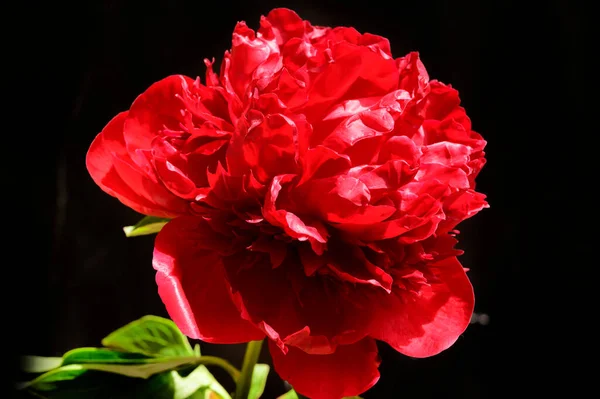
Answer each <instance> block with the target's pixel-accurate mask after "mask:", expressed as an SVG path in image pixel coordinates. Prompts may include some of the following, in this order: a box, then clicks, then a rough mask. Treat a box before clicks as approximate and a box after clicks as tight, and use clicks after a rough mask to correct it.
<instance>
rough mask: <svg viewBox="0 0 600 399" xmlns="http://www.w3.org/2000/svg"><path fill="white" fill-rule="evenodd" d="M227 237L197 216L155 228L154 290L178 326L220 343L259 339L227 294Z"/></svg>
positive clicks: (229, 240) (205, 339)
mask: <svg viewBox="0 0 600 399" xmlns="http://www.w3.org/2000/svg"><path fill="white" fill-rule="evenodd" d="M231 241H232V240H231V239H228V237H226V236H224V235H222V234H219V233H218V232H216V231H214V230H213V229H212V228H211V227H210V226H209V225H208V223H207V222H206V220H204V219H203V218H201V217H191V216H186V217H180V218H177V219H174V220H172V221H170V222H169V223H168V224H167V225H165V227H164V228H163V229H162V230H161V231H160V233H158V236H157V237H156V242H155V247H154V258H153V260H152V264H153V266H154V268H155V269H156V283H157V284H158V293H159V295H160V297H161V299H162V300H163V302H164V304H165V306H166V307H167V311H168V312H169V315H170V316H171V318H172V319H173V321H174V322H175V323H176V324H177V326H178V327H179V328H180V329H181V331H182V332H183V333H184V334H185V335H187V336H189V337H191V338H196V339H201V340H203V341H206V342H214V343H221V344H229V343H240V342H248V341H252V340H257V339H262V338H263V337H264V334H263V333H262V332H260V331H259V330H257V329H256V328H254V327H253V326H252V325H251V324H250V323H248V322H247V321H245V320H243V319H242V318H241V316H240V313H239V312H238V310H237V308H236V307H235V306H234V304H233V302H232V300H231V296H230V295H231V294H230V290H231V289H230V287H229V284H228V283H227V280H226V279H225V274H224V273H225V272H224V269H223V265H222V263H221V256H222V253H225V252H228V251H230V250H231Z"/></svg>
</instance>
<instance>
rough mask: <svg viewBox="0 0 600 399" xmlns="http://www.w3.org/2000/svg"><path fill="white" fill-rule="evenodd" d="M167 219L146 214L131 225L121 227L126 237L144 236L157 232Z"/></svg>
mask: <svg viewBox="0 0 600 399" xmlns="http://www.w3.org/2000/svg"><path fill="white" fill-rule="evenodd" d="M168 221H169V219H166V218H158V217H156V216H146V217H144V218H143V219H142V220H140V221H139V222H137V223H136V224H135V225H133V226H125V227H123V231H124V232H125V235H126V236H127V237H137V236H145V235H148V234H154V233H158V232H159V231H160V230H161V229H162V228H163V226H164V225H165V224H167V222H168Z"/></svg>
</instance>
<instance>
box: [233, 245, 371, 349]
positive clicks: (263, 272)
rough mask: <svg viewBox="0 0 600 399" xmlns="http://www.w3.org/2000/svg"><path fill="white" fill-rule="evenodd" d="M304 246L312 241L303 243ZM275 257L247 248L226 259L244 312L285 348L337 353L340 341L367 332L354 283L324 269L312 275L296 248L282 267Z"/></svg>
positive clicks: (236, 296) (236, 298) (345, 340)
mask: <svg viewBox="0 0 600 399" xmlns="http://www.w3.org/2000/svg"><path fill="white" fill-rule="evenodd" d="M304 246H306V247H308V245H307V244H301V245H300V248H303V247H304ZM304 249H307V250H308V251H310V249H308V248H304ZM309 253H312V252H309ZM271 259H272V255H271V256H270V255H269V254H266V253H264V252H262V251H261V250H259V251H246V252H245V253H242V252H238V253H236V254H234V255H231V256H228V257H225V258H224V259H223V263H224V265H225V270H226V272H227V278H228V281H229V282H230V284H231V287H232V289H233V293H234V300H235V303H236V304H237V306H238V308H239V309H240V310H241V312H242V317H244V318H246V319H248V320H251V321H252V322H253V323H254V324H255V325H256V326H258V327H259V328H261V329H262V330H263V331H264V332H265V333H266V334H267V335H268V336H269V338H271V339H272V340H274V341H275V342H277V345H279V347H281V348H282V350H285V348H286V345H293V346H296V347H300V348H302V349H303V350H304V351H306V352H310V353H332V352H333V351H334V350H335V347H336V346H337V345H338V344H347V343H353V342H356V341H358V340H360V339H362V338H364V337H365V336H366V328H367V323H366V322H365V320H366V319H365V318H364V317H363V313H364V312H363V313H360V317H363V318H362V319H360V320H357V315H359V312H358V311H357V306H360V303H359V304H356V303H354V302H353V301H352V298H351V297H349V295H351V290H350V287H349V284H344V283H342V282H339V281H333V279H330V278H323V276H320V275H319V276H313V277H306V276H305V275H304V273H303V270H302V265H301V264H300V261H299V259H297V256H296V255H295V254H294V253H293V252H291V251H288V253H287V256H286V258H285V260H284V261H283V262H282V263H281V264H280V265H279V266H278V267H276V268H273V265H272V260H271ZM274 304H276V306H275V305H274Z"/></svg>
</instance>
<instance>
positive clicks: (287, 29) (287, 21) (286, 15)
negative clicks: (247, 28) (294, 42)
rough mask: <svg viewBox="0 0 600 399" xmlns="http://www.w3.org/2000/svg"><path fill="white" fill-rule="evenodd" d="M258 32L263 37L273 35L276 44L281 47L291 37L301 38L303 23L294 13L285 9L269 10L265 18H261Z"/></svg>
mask: <svg viewBox="0 0 600 399" xmlns="http://www.w3.org/2000/svg"><path fill="white" fill-rule="evenodd" d="M259 32H260V33H261V34H263V35H271V34H272V35H273V36H274V37H275V39H276V40H277V44H278V45H279V46H282V45H283V44H285V43H286V42H287V41H288V40H290V39H291V38H292V37H302V35H303V34H304V21H302V18H300V17H299V16H298V14H296V13H295V12H294V11H292V10H289V9H287V8H276V9H274V10H271V12H269V14H268V15H267V16H266V17H262V18H261V28H260V29H259Z"/></svg>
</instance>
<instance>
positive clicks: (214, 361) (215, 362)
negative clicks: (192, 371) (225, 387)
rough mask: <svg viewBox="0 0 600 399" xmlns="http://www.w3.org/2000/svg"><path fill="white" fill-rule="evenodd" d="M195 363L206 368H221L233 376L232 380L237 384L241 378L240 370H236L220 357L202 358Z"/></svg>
mask: <svg viewBox="0 0 600 399" xmlns="http://www.w3.org/2000/svg"><path fill="white" fill-rule="evenodd" d="M195 363H196V364H203V365H205V366H219V367H221V368H222V369H224V370H225V371H227V372H228V373H229V375H230V376H231V378H233V381H235V382H236V383H237V381H238V380H239V378H240V370H238V369H237V368H235V367H234V366H233V365H232V364H231V363H229V362H228V361H227V360H225V359H221V358H220V357H216V356H200V357H199V358H196V361H195Z"/></svg>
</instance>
